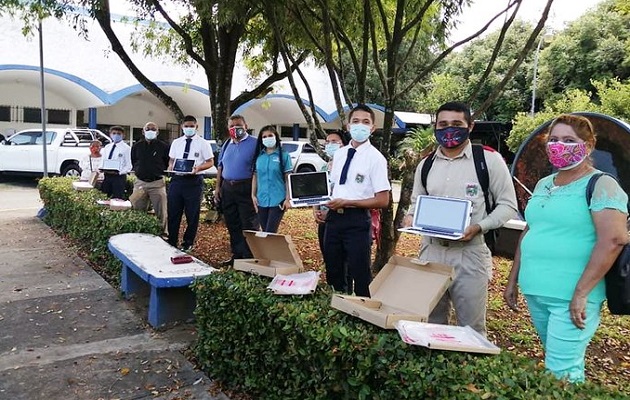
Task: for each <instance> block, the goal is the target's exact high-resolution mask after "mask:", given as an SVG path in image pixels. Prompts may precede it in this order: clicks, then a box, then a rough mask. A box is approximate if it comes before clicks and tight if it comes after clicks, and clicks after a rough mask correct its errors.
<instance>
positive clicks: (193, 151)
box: [168, 135, 214, 167]
mask: <svg viewBox="0 0 630 400" xmlns="http://www.w3.org/2000/svg"><path fill="white" fill-rule="evenodd" d="M186 139H188V137H186V136H180V137H178V138H177V139H175V140H173V143H171V150H170V151H169V153H168V156H169V157H170V158H172V159H174V160H176V159H178V158H184V150H186ZM211 158H214V155H213V154H212V146H210V143H208V142H207V141H206V140H205V139H203V138H201V137H200V136H199V135H195V136H193V137H192V142H190V149H189V151H188V157H186V159H187V160H195V165H194V166H195V167H197V166H199V165H201V164H203V163H205V162H206V160H209V159H211Z"/></svg>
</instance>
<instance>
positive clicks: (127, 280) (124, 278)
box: [120, 264, 147, 299]
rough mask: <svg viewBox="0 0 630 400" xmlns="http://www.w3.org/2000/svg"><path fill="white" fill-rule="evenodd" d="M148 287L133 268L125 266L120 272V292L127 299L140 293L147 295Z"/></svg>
mask: <svg viewBox="0 0 630 400" xmlns="http://www.w3.org/2000/svg"><path fill="white" fill-rule="evenodd" d="M146 286H147V283H146V282H145V281H143V280H142V279H140V277H138V275H136V273H135V272H133V271H132V270H131V268H129V267H127V266H126V265H125V264H123V266H122V270H121V272H120V291H121V292H122V294H123V296H124V297H125V299H129V298H130V297H131V296H132V295H134V294H136V293H139V292H144V293H146Z"/></svg>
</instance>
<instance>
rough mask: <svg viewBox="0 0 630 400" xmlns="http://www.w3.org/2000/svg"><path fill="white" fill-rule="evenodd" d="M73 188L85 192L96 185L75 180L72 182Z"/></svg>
mask: <svg viewBox="0 0 630 400" xmlns="http://www.w3.org/2000/svg"><path fill="white" fill-rule="evenodd" d="M72 188H73V189H74V190H77V191H79V192H83V191H86V190H90V189H94V186H92V185H90V183H89V182H85V181H75V182H72Z"/></svg>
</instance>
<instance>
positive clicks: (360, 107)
mask: <svg viewBox="0 0 630 400" xmlns="http://www.w3.org/2000/svg"><path fill="white" fill-rule="evenodd" d="M356 111H365V112H367V113H369V114H370V117H371V118H372V123H373V124H374V123H376V118H375V117H374V111H373V110H372V109H371V108H370V107H368V106H366V105H365V104H357V105H356V106H354V108H353V109H352V110H350V112H349V113H348V121H350V120H351V119H352V114H354V113H355V112H356Z"/></svg>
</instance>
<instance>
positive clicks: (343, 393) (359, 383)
mask: <svg viewBox="0 0 630 400" xmlns="http://www.w3.org/2000/svg"><path fill="white" fill-rule="evenodd" d="M268 283H269V280H268V279H266V278H263V277H258V276H252V275H247V274H244V273H241V272H236V271H228V272H224V273H215V274H212V275H210V276H208V277H206V278H204V279H201V280H199V281H197V282H196V283H195V284H194V289H195V291H196V293H197V310H196V319H197V332H198V343H197V345H196V348H195V353H196V357H197V359H198V361H199V363H200V364H201V365H202V367H203V369H204V370H205V371H206V372H207V373H208V374H209V375H210V376H211V377H212V378H216V379H218V380H219V381H221V382H223V383H224V384H225V385H227V386H228V387H231V388H233V389H235V390H242V391H245V392H247V393H249V394H251V395H252V396H253V397H254V398H257V399H258V398H260V399H300V398H304V399H609V398H621V396H616V395H615V393H612V392H610V391H607V390H606V389H604V388H602V387H599V386H595V385H593V384H590V383H586V384H582V385H570V384H567V383H565V382H562V381H558V380H556V379H555V378H553V377H552V376H551V375H550V374H548V373H546V372H544V370H543V369H542V368H541V367H538V366H537V365H536V364H535V361H534V360H529V359H525V358H522V357H517V356H515V355H513V354H511V353H510V352H509V351H503V352H502V353H501V354H500V355H498V356H485V355H473V354H468V353H457V352H442V351H436V350H429V349H426V348H423V347H418V346H410V345H407V344H405V343H403V342H402V341H401V340H400V338H399V336H398V334H397V333H396V332H395V331H385V330H382V329H380V328H378V327H376V326H373V325H370V324H368V323H364V322H363V321H361V320H359V319H356V318H353V317H351V316H348V315H346V314H344V313H341V312H338V311H336V310H334V309H332V308H331V307H330V306H329V303H330V296H331V292H330V291H329V290H326V289H322V288H319V289H318V291H317V293H316V294H315V295H313V296H307V297H283V296H274V295H272V294H270V293H269V292H268V291H267V290H266V289H265V287H266V286H267V284H268Z"/></svg>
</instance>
